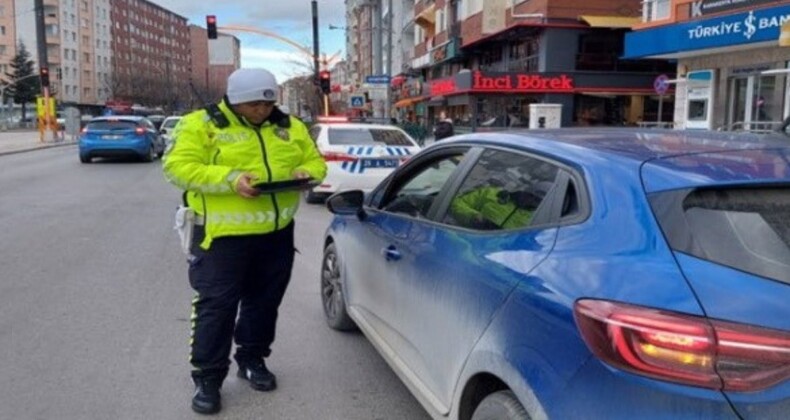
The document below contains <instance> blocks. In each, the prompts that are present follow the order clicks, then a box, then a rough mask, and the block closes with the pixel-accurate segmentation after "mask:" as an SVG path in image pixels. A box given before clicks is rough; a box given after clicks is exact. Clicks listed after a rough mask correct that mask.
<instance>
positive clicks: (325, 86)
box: [318, 70, 332, 95]
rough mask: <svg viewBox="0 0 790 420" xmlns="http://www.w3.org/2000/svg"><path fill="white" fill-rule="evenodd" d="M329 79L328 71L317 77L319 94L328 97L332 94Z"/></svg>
mask: <svg viewBox="0 0 790 420" xmlns="http://www.w3.org/2000/svg"><path fill="white" fill-rule="evenodd" d="M330 77H331V75H330V74H329V70H323V71H321V73H320V74H319V75H318V79H319V80H318V82H319V86H321V92H323V93H324V94H325V95H329V94H330V93H331V92H332V85H331V82H330Z"/></svg>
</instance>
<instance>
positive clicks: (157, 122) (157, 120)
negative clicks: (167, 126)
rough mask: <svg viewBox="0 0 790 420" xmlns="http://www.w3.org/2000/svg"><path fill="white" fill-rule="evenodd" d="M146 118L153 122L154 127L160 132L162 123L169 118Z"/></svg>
mask: <svg viewBox="0 0 790 420" xmlns="http://www.w3.org/2000/svg"><path fill="white" fill-rule="evenodd" d="M146 118H148V121H151V122H152V123H153V124H154V127H156V129H157V130H159V128H161V126H162V122H164V120H165V119H166V118H167V117H166V116H165V115H149V116H147V117H146Z"/></svg>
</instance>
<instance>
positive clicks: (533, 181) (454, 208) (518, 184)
mask: <svg viewBox="0 0 790 420" xmlns="http://www.w3.org/2000/svg"><path fill="white" fill-rule="evenodd" d="M558 172H559V168H558V167H557V166H555V165H553V164H551V163H548V162H546V161H543V160H541V159H537V158H533V157H530V156H526V155H522V154H518V153H511V152H505V151H500V150H487V151H485V152H483V154H482V155H481V156H480V159H479V160H478V161H477V163H475V166H474V167H473V168H472V170H471V171H470V172H469V174H468V175H467V177H466V179H465V180H464V182H463V183H462V184H461V187H460V188H459V189H458V192H457V193H456V194H455V196H454V197H453V198H452V200H451V201H450V207H449V208H448V210H447V214H446V215H445V216H444V219H443V220H442V222H443V223H446V224H449V225H453V226H459V227H463V228H467V229H474V230H483V231H496V230H509V229H521V228H525V227H527V226H529V225H530V224H531V223H532V219H533V217H534V215H535V212H536V211H537V209H538V207H539V206H540V204H541V203H542V202H543V198H544V197H545V196H546V194H547V193H548V192H549V190H550V189H551V188H552V186H553V185H554V183H555V181H556V179H557V174H558Z"/></svg>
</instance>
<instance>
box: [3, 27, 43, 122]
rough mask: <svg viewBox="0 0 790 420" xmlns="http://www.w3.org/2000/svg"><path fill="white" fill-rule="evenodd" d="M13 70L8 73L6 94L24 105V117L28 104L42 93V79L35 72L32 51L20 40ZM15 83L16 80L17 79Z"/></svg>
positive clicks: (16, 102)
mask: <svg viewBox="0 0 790 420" xmlns="http://www.w3.org/2000/svg"><path fill="white" fill-rule="evenodd" d="M10 65H11V72H10V73H6V75H5V76H6V79H7V80H8V83H10V85H8V88H6V90H5V92H6V93H5V95H6V96H11V97H13V98H14V103H15V104H21V105H22V119H23V120H24V119H25V117H26V115H25V114H26V111H27V110H26V106H27V104H28V103H30V102H33V101H35V100H36V96H37V95H39V94H40V93H41V85H40V81H39V79H38V78H37V77H33V75H34V74H35V63H34V62H33V60H32V59H31V58H30V52H29V51H28V50H27V48H25V44H24V43H23V42H21V41H20V42H19V46H18V47H17V52H16V55H15V56H14V58H13V60H11V64H10ZM17 80H18V82H16V83H15V81H17Z"/></svg>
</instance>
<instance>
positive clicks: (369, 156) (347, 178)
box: [305, 123, 420, 203]
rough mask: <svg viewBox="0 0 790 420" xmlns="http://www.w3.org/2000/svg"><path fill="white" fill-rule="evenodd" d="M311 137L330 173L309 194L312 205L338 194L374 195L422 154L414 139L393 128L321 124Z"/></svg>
mask: <svg viewBox="0 0 790 420" xmlns="http://www.w3.org/2000/svg"><path fill="white" fill-rule="evenodd" d="M310 136H311V137H312V138H313V141H315V144H316V147H317V148H318V151H319V152H320V153H321V155H322V156H323V157H324V160H325V161H326V164H327V167H328V172H327V176H326V178H325V179H324V181H323V182H322V183H321V185H319V186H317V187H315V188H313V189H312V190H308V191H306V192H305V199H306V201H307V202H308V203H320V202H322V201H323V199H325V198H326V197H328V196H329V195H330V194H332V193H336V192H338V191H344V190H363V191H370V190H372V189H373V188H375V187H376V186H377V185H378V184H379V183H380V182H381V181H382V180H383V179H384V178H386V177H387V175H389V174H390V172H392V171H393V170H394V169H395V168H397V167H398V166H400V165H401V164H402V163H403V162H405V161H406V160H408V159H409V157H411V156H413V155H414V154H415V153H417V152H419V151H420V146H419V145H418V144H417V142H416V141H414V139H413V138H411V137H410V136H409V135H408V134H406V132H405V131H403V130H401V129H400V128H398V127H395V126H391V125H376V124H355V123H318V124H315V125H313V126H312V127H311V128H310Z"/></svg>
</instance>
